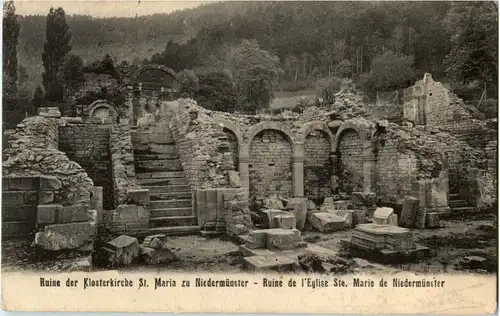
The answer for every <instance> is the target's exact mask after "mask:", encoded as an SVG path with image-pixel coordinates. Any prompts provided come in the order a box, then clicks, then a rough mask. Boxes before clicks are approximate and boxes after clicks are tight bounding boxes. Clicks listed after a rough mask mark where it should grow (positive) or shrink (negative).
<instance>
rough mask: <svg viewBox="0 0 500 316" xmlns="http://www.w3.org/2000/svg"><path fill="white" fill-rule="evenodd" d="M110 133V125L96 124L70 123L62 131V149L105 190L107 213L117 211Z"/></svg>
mask: <svg viewBox="0 0 500 316" xmlns="http://www.w3.org/2000/svg"><path fill="white" fill-rule="evenodd" d="M110 132H111V127H110V126H103V125H94V124H92V125H90V124H78V125H69V124H68V125H66V126H60V127H59V129H58V135H59V150H61V151H62V152H64V153H65V154H66V155H67V156H68V158H69V159H70V160H72V161H75V162H77V163H78V164H79V165H80V166H81V167H82V168H83V169H85V171H86V172H87V174H88V175H89V177H90V178H91V179H92V181H93V182H94V185H96V186H101V187H102V188H103V198H104V200H103V207H104V209H106V210H110V209H113V183H112V179H111V178H112V175H111V157H110V151H109V140H110Z"/></svg>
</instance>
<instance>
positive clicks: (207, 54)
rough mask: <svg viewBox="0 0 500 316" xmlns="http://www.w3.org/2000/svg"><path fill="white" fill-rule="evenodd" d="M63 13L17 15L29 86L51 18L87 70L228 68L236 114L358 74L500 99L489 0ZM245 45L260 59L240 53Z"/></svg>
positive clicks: (64, 45) (50, 86) (362, 82)
mask: <svg viewBox="0 0 500 316" xmlns="http://www.w3.org/2000/svg"><path fill="white" fill-rule="evenodd" d="M59 10H62V9H58V10H51V13H49V15H48V17H47V18H45V17H43V16H27V17H19V22H20V25H21V30H20V36H19V39H20V41H19V42H20V45H19V46H18V50H19V59H20V61H21V64H22V65H23V66H24V67H25V68H26V69H27V73H28V74H29V75H30V77H31V78H30V79H31V80H28V81H29V82H31V83H32V87H31V89H32V90H31V92H30V94H31V93H33V90H34V89H35V88H36V86H37V85H38V83H39V82H40V77H39V76H40V73H41V71H40V70H41V67H40V62H41V60H40V56H41V55H42V49H43V48H44V43H43V40H44V38H45V36H44V34H43V31H44V25H45V24H46V25H47V30H46V31H47V43H46V44H45V46H47V45H48V43H49V33H50V32H54V33H55V32H56V31H57V33H58V34H68V35H67V36H62V37H61V38H62V39H63V40H62V41H59V44H58V45H61V49H60V50H58V51H59V52H60V54H59V55H64V53H67V52H69V49H70V48H71V45H72V46H73V51H72V52H73V53H74V54H75V55H78V56H80V57H81V58H82V61H83V64H84V65H87V66H86V67H84V71H90V72H102V71H103V70H102V69H101V66H102V65H103V62H102V61H101V62H98V63H93V61H95V60H101V58H102V56H105V55H106V54H109V56H108V57H109V58H108V57H107V59H108V61H109V60H111V61H113V60H114V61H115V62H116V63H117V64H120V63H122V62H123V61H125V60H126V61H128V63H129V65H130V67H129V72H133V71H135V70H136V69H138V67H139V66H140V65H141V64H144V63H148V62H154V63H158V64H162V65H165V66H167V67H170V68H172V69H174V70H175V71H176V72H183V71H184V70H185V69H190V70H193V71H194V72H195V73H197V74H198V73H199V72H200V71H199V70H200V69H215V70H217V71H220V72H227V73H229V76H228V78H231V79H229V80H231V81H232V82H231V85H225V88H222V90H226V88H228V87H229V86H231V87H233V89H234V91H235V93H236V97H237V102H236V103H237V105H238V106H237V110H243V111H253V110H256V109H258V108H261V107H266V106H267V105H268V104H269V102H270V101H271V99H272V96H273V90H286V91H298V90H305V89H308V90H311V89H313V88H317V87H318V84H319V85H320V86H321V85H322V84H323V83H326V82H327V81H328V80H329V79H328V78H333V77H338V78H344V77H350V78H352V79H354V80H355V81H358V86H361V87H363V88H364V89H365V90H367V91H368V92H370V94H371V95H374V94H375V91H380V90H390V89H401V88H404V87H406V86H408V85H409V84H411V83H412V81H413V80H414V79H415V78H417V77H421V75H422V74H423V73H424V72H430V73H432V75H433V77H434V78H436V79H437V80H446V79H449V80H448V81H451V83H452V84H453V87H455V88H456V89H457V91H464V90H467V89H469V88H468V87H475V88H474V89H475V90H474V91H473V93H469V94H464V95H463V96H465V95H470V98H472V99H479V97H481V99H484V100H487V99H491V98H497V82H498V79H497V68H498V60H497V52H498V48H497V46H498V40H497V36H498V30H497V19H498V17H497V8H496V4H494V3H493V2H459V3H454V2H444V1H435V2H402V1H398V2H375V1H374V2H365V1H353V2H337V1H336V2H319V1H314V2H288V1H287V2H260V1H259V2H232V1H230V2H219V3H211V4H207V5H202V6H200V7H197V8H194V9H189V10H182V11H177V12H173V13H171V14H156V15H151V16H141V17H136V18H93V17H90V16H67V17H64V14H63V13H64V11H62V14H61V11H59ZM51 21H52V22H51ZM55 21H59V22H60V23H59V22H57V23H56V22H55ZM63 21H65V22H64V23H63ZM66 22H67V26H66ZM49 26H50V30H52V31H50V32H49ZM67 27H69V28H70V29H71V34H73V36H72V38H73V40H72V43H71V45H70V44H69V38H71V36H70V33H69V31H68V29H67ZM56 29H57V30H56ZM51 45H53V44H51ZM4 49H5V47H4ZM45 50H47V47H45ZM248 52H252V53H251V55H252V58H254V60H253V61H252V62H247V63H246V64H245V62H244V58H239V59H240V61H239V62H238V61H237V60H238V56H245V54H247V53H248ZM43 55H44V58H43V59H44V61H43V62H44V65H45V71H46V72H47V71H49V72H50V71H52V70H51V68H50V67H51V66H50V67H48V68H49V69H47V66H48V65H49V64H51V63H55V60H56V59H57V60H58V61H60V62H61V63H62V61H63V60H66V59H65V58H62V57H57V56H52V57H50V58H49V57H48V55H47V53H45V52H44V54H43ZM48 59H50V60H52V61H51V62H49V61H48ZM105 59H106V58H105ZM73 62H76V59H74V60H73ZM75 65H76V64H75ZM111 72H113V71H112V70H111ZM184 74H185V73H184ZM49 77H50V78H57V76H55V77H52V76H47V77H46V78H45V79H44V80H43V85H44V87H45V91H46V93H47V95H53V94H54V91H53V90H57V89H55V88H54V87H56V86H57V84H56V83H50V82H47V81H48V79H47V78H49ZM446 77H447V78H446ZM189 78H190V77H189V76H187V77H183V80H187V79H189ZM323 78H326V79H323ZM224 80H225V79H224ZM224 80H222V81H221V82H223V81H224ZM187 82H188V83H189V82H190V83H191V84H192V85H193V87H192V88H190V89H191V90H189V91H184V93H185V94H188V95H196V93H195V92H194V91H201V90H203V88H202V85H203V84H202V83H201V81H200V82H198V83H195V82H193V81H189V80H188V81H187ZM197 85H198V86H197ZM215 86H218V84H216V85H215ZM184 87H186V85H184ZM464 87H466V88H467V89H464ZM460 89H461V90H460ZM320 90H321V89H320ZM469 90H471V91H472V90H473V89H469ZM323 91H326V90H324V89H323ZM55 92H57V91H55ZM55 94H56V95H57V93H55ZM215 94H217V93H215ZM461 96H462V95H461ZM51 98H52V99H57V98H58V97H51ZM328 98H329V97H328ZM205 102H206V101H205ZM231 103H232V102H231Z"/></svg>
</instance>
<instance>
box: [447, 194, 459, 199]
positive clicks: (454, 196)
mask: <svg viewBox="0 0 500 316" xmlns="http://www.w3.org/2000/svg"><path fill="white" fill-rule="evenodd" d="M449 197H450V201H453V200H458V199H460V195H459V194H458V193H450V195H449Z"/></svg>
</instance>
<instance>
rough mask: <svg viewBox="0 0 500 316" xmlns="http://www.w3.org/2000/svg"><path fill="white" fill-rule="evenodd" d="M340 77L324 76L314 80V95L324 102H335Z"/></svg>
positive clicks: (340, 80) (340, 82)
mask: <svg viewBox="0 0 500 316" xmlns="http://www.w3.org/2000/svg"><path fill="white" fill-rule="evenodd" d="M341 84H342V79H340V78H339V77H326V78H322V79H319V80H318V81H316V87H315V90H316V96H317V97H318V98H322V99H323V100H324V102H325V103H326V104H333V103H334V102H335V93H337V92H339V91H340V86H341Z"/></svg>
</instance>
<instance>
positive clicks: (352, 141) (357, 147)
mask: <svg viewBox="0 0 500 316" xmlns="http://www.w3.org/2000/svg"><path fill="white" fill-rule="evenodd" d="M362 152H363V147H362V144H361V140H360V138H359V136H358V134H357V133H356V132H355V131H353V130H347V131H345V132H344V133H343V134H342V135H341V138H340V141H339V147H338V153H339V156H340V157H339V158H340V161H339V163H340V168H339V171H340V175H339V178H340V187H341V189H342V190H343V191H345V192H347V193H350V192H353V191H362V190H363V157H362Z"/></svg>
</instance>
